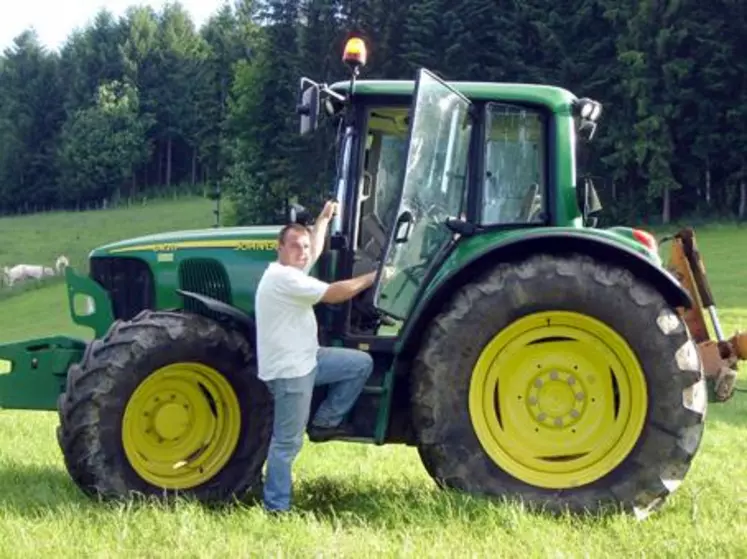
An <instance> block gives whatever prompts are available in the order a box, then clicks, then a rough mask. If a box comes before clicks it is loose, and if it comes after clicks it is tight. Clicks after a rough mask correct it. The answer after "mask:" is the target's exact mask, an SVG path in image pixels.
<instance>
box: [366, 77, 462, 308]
mask: <svg viewBox="0 0 747 559" xmlns="http://www.w3.org/2000/svg"><path fill="white" fill-rule="evenodd" d="M470 106H471V103H470V102H469V101H468V100H467V99H466V98H465V97H464V96H463V95H461V94H460V93H458V92H457V91H456V90H454V89H453V88H451V87H449V86H448V85H447V84H446V83H445V82H444V81H442V80H441V79H439V78H438V77H436V76H435V75H434V74H433V73H432V72H430V71H428V70H426V69H421V70H420V71H419V72H418V75H417V79H416V82H415V94H414V96H413V105H412V109H411V113H410V114H411V123H410V130H409V140H408V143H407V146H406V150H407V152H406V153H407V157H406V159H405V164H404V169H403V171H402V177H403V179H402V184H401V187H400V191H399V206H398V209H397V214H396V215H397V218H396V219H395V222H394V225H393V227H392V228H391V230H390V231H389V240H388V244H387V247H386V252H385V255H384V258H383V259H382V261H381V265H380V267H379V274H378V278H377V284H376V287H375V292H374V305H376V307H377V308H378V309H379V310H380V311H382V312H383V313H385V314H387V315H389V316H392V317H394V318H397V319H402V320H404V319H405V318H406V317H407V315H408V313H409V312H410V310H411V307H412V305H413V303H414V302H415V300H416V298H417V296H418V294H419V292H420V290H421V289H422V288H423V287H424V286H423V282H424V280H425V279H426V271H427V270H428V267H429V265H430V263H431V261H432V259H433V257H434V255H435V254H436V253H437V252H438V251H439V250H440V249H441V248H442V247H443V246H444V245H445V244H446V243H448V242H449V240H450V239H451V237H452V235H453V231H451V230H450V229H448V228H447V227H446V220H447V219H448V218H450V217H459V216H460V215H461V214H462V213H463V212H464V211H465V208H464V202H465V194H466V188H467V182H468V181H467V161H468V155H469V143H470V135H471V132H472V124H471V117H470ZM384 267H389V268H390V269H391V270H392V271H393V274H392V275H391V277H389V278H387V279H384V278H383V277H382V270H383V269H384Z"/></svg>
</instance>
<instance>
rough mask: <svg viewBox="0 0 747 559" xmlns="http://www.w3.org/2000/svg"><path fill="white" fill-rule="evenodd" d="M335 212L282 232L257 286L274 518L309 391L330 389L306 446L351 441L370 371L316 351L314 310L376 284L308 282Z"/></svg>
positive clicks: (328, 208) (357, 355) (286, 497)
mask: <svg viewBox="0 0 747 559" xmlns="http://www.w3.org/2000/svg"><path fill="white" fill-rule="evenodd" d="M335 210H336V204H335V203H334V202H327V203H326V204H325V206H324V209H323V210H322V211H321V213H320V214H319V217H318V218H317V220H316V223H315V225H314V228H313V230H312V231H309V229H308V228H306V227H305V226H303V225H300V224H290V225H286V226H285V227H283V229H282V231H281V232H280V235H279V239H278V251H277V252H278V259H277V261H275V262H271V263H270V265H269V266H268V268H267V270H266V271H265V273H264V274H263V275H262V278H261V280H260V282H259V285H258V286H257V293H256V301H255V303H256V304H255V314H256V321H257V364H258V375H259V378H260V379H261V380H262V381H264V382H265V383H266V384H267V387H268V389H269V390H270V392H271V393H272V395H273V399H274V402H275V415H274V421H273V433H272V438H271V440H270V448H269V454H268V456H267V472H266V476H265V485H264V506H265V509H266V510H268V511H271V512H282V511H287V510H288V509H289V508H290V504H291V491H292V476H291V469H292V465H293V461H294V460H295V458H296V456H297V455H298V453H299V451H300V450H301V446H302V444H303V436H304V431H305V429H306V426H307V423H308V420H309V413H310V405H311V395H312V391H313V388H314V386H315V385H321V384H327V385H330V386H329V392H328V396H327V398H326V399H325V400H324V402H322V404H321V406H320V407H319V409H318V411H317V413H316V414H315V416H314V418H313V419H312V421H311V425H310V426H309V428H308V433H309V438H310V439H311V440H312V441H315V442H321V441H325V440H329V439H330V438H333V437H335V436H340V435H347V434H350V428H349V426H347V425H346V424H345V423H344V422H343V419H344V418H345V416H346V414H347V412H348V411H349V410H350V408H351V407H352V406H353V404H354V403H355V401H356V399H357V398H358V396H359V395H360V393H361V391H362V389H363V386H364V384H365V383H366V380H367V379H368V377H369V375H370V374H371V371H372V370H373V360H372V359H371V356H370V355H369V354H367V353H365V352H363V351H358V350H355V349H348V348H339V347H322V348H320V347H319V342H318V338H317V322H316V316H315V315H314V310H313V307H314V305H315V304H317V303H319V302H324V303H341V302H343V301H347V300H349V299H352V298H353V297H355V296H356V295H357V294H358V293H360V292H361V291H363V290H365V289H367V288H369V287H371V285H372V284H373V282H374V279H375V272H371V273H368V274H365V275H362V276H358V277H355V278H352V279H349V280H344V281H338V282H334V283H332V284H329V283H326V282H324V281H320V280H318V279H316V278H314V277H311V276H309V275H308V273H309V270H310V269H311V268H312V266H313V265H314V263H315V262H316V260H317V259H318V258H319V255H320V254H321V252H322V250H323V249H324V242H325V238H326V234H327V228H328V225H329V221H330V219H331V218H332V216H333V215H334V213H335Z"/></svg>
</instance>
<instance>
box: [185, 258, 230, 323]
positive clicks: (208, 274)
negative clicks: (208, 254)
mask: <svg viewBox="0 0 747 559" xmlns="http://www.w3.org/2000/svg"><path fill="white" fill-rule="evenodd" d="M179 287H180V288H181V289H183V290H185V291H192V292H194V293H199V294H200V295H206V296H207V297H212V298H213V299H217V300H219V301H223V302H224V303H226V304H229V305H230V304H232V297H231V282H230V281H229V279H228V274H227V273H226V270H225V268H224V267H223V265H222V264H221V263H220V262H218V261H216V260H212V259H210V258H190V259H187V260H184V261H183V262H182V263H181V264H180V265H179ZM197 307H201V305H200V304H199V303H197V302H195V301H194V300H192V299H190V298H189V297H186V298H185V299H184V308H185V310H188V311H202V312H205V309H204V308H199V309H198V308H197Z"/></svg>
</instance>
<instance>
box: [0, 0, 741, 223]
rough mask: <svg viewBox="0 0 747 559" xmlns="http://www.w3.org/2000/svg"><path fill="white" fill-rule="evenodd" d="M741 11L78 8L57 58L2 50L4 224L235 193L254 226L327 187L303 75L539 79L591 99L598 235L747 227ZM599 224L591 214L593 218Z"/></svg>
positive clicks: (292, 1) (536, 5)
mask: <svg viewBox="0 0 747 559" xmlns="http://www.w3.org/2000/svg"><path fill="white" fill-rule="evenodd" d="M745 28H747V3H746V2H744V1H743V0H711V1H709V2H702V1H698V2H696V1H694V0H679V1H676V0H669V1H667V0H661V1H658V0H635V1H633V0H553V1H552V2H551V1H548V0H523V1H521V2H519V1H514V0H464V1H460V2H455V1H453V0H257V1H251V0H240V1H237V2H232V3H226V4H225V5H224V7H223V8H221V9H220V10H218V11H216V13H215V14H214V16H213V17H212V18H211V19H210V20H209V21H207V22H206V23H205V24H204V25H203V26H202V27H200V28H196V26H195V24H194V22H193V21H192V20H191V18H190V16H189V14H188V13H187V12H185V10H184V9H183V8H182V7H181V6H180V5H179V4H178V3H175V4H171V5H169V6H167V7H166V8H164V9H163V10H162V11H161V12H155V11H152V10H150V9H148V8H135V7H133V8H131V9H130V10H129V11H128V13H127V15H126V16H125V17H123V18H113V17H112V16H111V15H110V14H109V13H107V12H100V13H99V14H92V20H91V23H90V25H89V26H88V27H86V28H85V29H82V30H80V31H78V32H75V33H74V34H71V35H70V36H69V38H68V40H67V42H66V43H65V45H64V46H63V47H62V48H61V49H60V51H59V52H57V51H49V50H46V49H45V48H43V47H42V46H40V44H39V42H38V40H37V38H36V36H35V34H34V33H33V31H31V30H29V31H26V32H24V33H22V34H21V35H19V36H18V37H16V39H15V41H14V44H13V46H12V47H10V48H8V49H6V50H5V52H4V53H2V55H0V213H2V214H13V213H21V212H35V211H49V210H58V209H70V210H75V209H85V208H98V207H103V206H111V205H117V204H121V203H123V201H132V200H137V199H141V198H143V197H158V196H178V195H191V194H206V193H208V194H209V193H210V192H212V191H213V190H214V189H216V188H220V190H221V192H222V193H223V194H225V195H227V196H228V198H229V200H231V201H232V202H233V203H232V207H233V211H231V212H230V214H229V216H230V220H231V221H232V222H234V223H236V222H239V223H255V222H262V221H264V222H268V221H270V220H272V219H274V217H275V216H276V213H277V211H278V209H280V208H282V206H283V205H284V203H285V200H286V199H287V198H288V197H289V196H298V198H299V200H300V201H302V203H305V204H306V205H309V206H312V207H313V206H314V205H315V204H317V203H318V201H319V199H320V198H321V197H323V196H324V195H325V194H326V193H327V192H328V191H329V188H330V176H331V175H330V174H331V172H332V170H333V161H334V160H333V158H332V157H331V154H332V148H333V145H332V143H331V142H330V141H329V140H330V136H329V133H325V132H322V133H319V134H318V135H316V136H315V137H308V138H306V137H304V138H300V137H299V136H298V134H297V129H298V118H297V115H296V114H295V104H296V94H297V87H298V83H299V78H300V76H302V75H306V76H309V77H312V78H313V79H316V80H320V81H328V82H333V81H337V80H339V79H345V78H346V77H347V73H346V69H345V67H344V66H343V65H342V63H341V61H340V55H341V52H342V47H343V45H344V41H345V39H346V38H347V37H348V36H349V34H351V33H359V34H362V35H363V36H364V37H365V38H366V40H367V42H368V47H369V65H368V66H367V67H366V68H365V69H364V74H363V77H364V78H408V79H411V78H412V77H413V76H414V72H415V70H416V69H417V68H418V67H420V66H426V67H428V68H429V69H431V70H434V71H436V72H438V73H439V74H440V75H441V76H443V77H445V78H446V79H460V80H461V79H468V80H485V81H524V82H543V83H549V84H556V85H561V86H563V87H566V88H568V89H570V90H571V91H572V92H574V93H575V94H577V95H579V96H589V97H592V98H595V99H597V100H599V101H601V102H602V103H603V104H604V114H603V118H602V122H601V126H600V128H599V130H598V132H597V135H596V136H595V141H594V144H593V150H592V152H591V153H590V159H589V163H588V169H589V171H590V172H591V174H592V175H593V176H594V177H595V182H596V186H597V188H598V189H599V190H600V194H601V197H602V200H603V203H604V204H605V214H606V216H607V218H608V219H609V220H611V221H614V222H625V221H627V222H632V221H642V220H647V221H651V222H662V221H663V222H669V221H671V220H679V219H685V218H689V219H696V218H697V219H724V218H727V219H734V218H739V219H745V218H746V217H747V149H745V147H746V146H747V58H745V57H744V56H743V54H744V53H745V52H747V34H745V33H744V29H745ZM605 221H607V220H605Z"/></svg>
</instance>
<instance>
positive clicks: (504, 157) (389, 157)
mask: <svg viewBox="0 0 747 559" xmlns="http://www.w3.org/2000/svg"><path fill="white" fill-rule="evenodd" d="M343 61H344V62H345V63H346V64H348V65H349V67H350V68H351V79H350V80H349V81H343V82H338V83H335V84H333V85H331V86H327V85H325V84H317V83H315V82H314V81H312V80H310V79H309V78H306V77H304V78H302V80H301V86H300V91H299V106H298V112H299V114H300V115H301V126H300V128H301V133H302V134H305V133H309V132H311V131H313V130H315V129H316V128H317V126H318V121H319V118H320V116H321V115H322V114H324V115H325V116H327V117H331V119H332V120H333V122H334V123H335V124H336V125H338V127H339V128H338V130H339V133H338V146H339V149H338V161H337V177H336V180H335V183H334V186H333V188H332V191H331V192H330V197H331V198H334V199H336V200H337V201H338V202H339V203H340V213H339V215H338V216H337V218H336V219H335V220H334V222H333V224H332V226H331V236H330V243H329V248H330V249H331V252H332V253H334V254H327V255H326V256H325V258H324V260H323V262H324V264H326V265H324V266H323V267H322V271H321V275H322V277H323V279H325V280H327V281H336V280H339V279H345V278H348V277H351V276H355V275H359V274H362V273H366V272H370V271H372V270H378V271H379V276H378V280H377V282H376V283H375V285H374V287H373V288H372V289H371V290H369V291H367V292H364V293H363V294H361V295H360V296H359V297H358V298H357V299H356V300H354V301H353V302H352V303H350V304H348V305H345V308H344V309H343V310H340V309H335V310H332V309H330V312H331V313H332V314H333V316H334V318H333V323H334V328H333V330H334V332H335V333H336V334H338V335H342V336H351V335H352V336H356V335H363V336H374V337H378V338H382V337H384V338H386V337H392V336H396V335H397V333H398V332H399V330H400V329H401V327H402V326H403V324H404V323H405V322H406V321H407V319H408V317H409V316H410V315H411V313H412V312H413V310H414V308H415V306H416V304H417V303H418V301H419V299H420V298H421V297H422V296H423V294H424V293H425V292H426V291H427V287H428V285H429V284H430V283H431V282H432V280H433V279H434V276H435V274H436V273H437V272H438V271H439V270H441V268H442V264H443V263H444V260H445V259H446V258H447V257H448V256H449V255H450V254H451V253H452V251H453V249H454V248H455V246H456V242H457V241H458V240H459V238H462V237H464V236H472V235H476V234H478V233H482V232H490V231H494V230H500V229H506V230H511V229H523V228H532V227H534V228H537V227H543V226H551V225H552V226H557V225H572V226H575V225H581V224H582V222H583V219H581V220H579V218H580V217H581V215H580V211H579V205H578V204H577V202H576V194H575V192H574V190H575V184H574V182H575V176H574V170H575V169H574V167H573V156H574V154H573V147H571V148H570V150H569V149H568V148H567V147H565V146H567V145H569V140H573V139H574V138H575V135H576V133H577V132H578V131H580V130H582V129H583V130H586V129H589V128H590V129H591V130H592V132H593V126H594V121H595V119H596V118H597V117H598V113H599V108H598V107H599V106H598V104H597V103H595V102H593V101H591V100H581V102H577V100H576V99H575V97H573V96H572V95H571V94H570V93H569V92H567V91H565V90H563V89H561V88H554V87H548V86H527V85H521V84H485V83H469V82H454V83H447V82H446V81H444V80H443V79H441V78H439V77H438V76H437V75H436V74H435V73H433V72H431V71H429V70H428V69H421V70H419V71H418V73H417V76H416V79H415V80H414V81H398V80H361V81H358V80H357V78H358V75H359V72H360V69H361V68H362V67H363V65H364V64H365V62H366V48H365V44H364V43H363V42H362V41H361V40H360V39H358V38H353V39H351V40H349V41H348V43H347V44H346V47H345V51H344V54H343ZM568 107H574V108H575V109H574V110H575V113H576V114H574V115H573V116H572V115H569V114H568V115H558V114H557V113H558V112H559V111H560V110H561V109H568ZM574 119H575V120H574ZM579 124H581V125H582V126H579ZM560 181H562V182H564V183H565V186H566V188H567V189H569V192H570V193H571V195H570V196H563V195H559V191H558V187H559V182H560ZM385 266H386V267H390V268H391V269H392V270H393V271H394V274H393V275H391V276H390V277H389V279H388V280H386V281H384V280H383V278H382V275H381V271H382V269H383V268H384V267H385Z"/></svg>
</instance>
